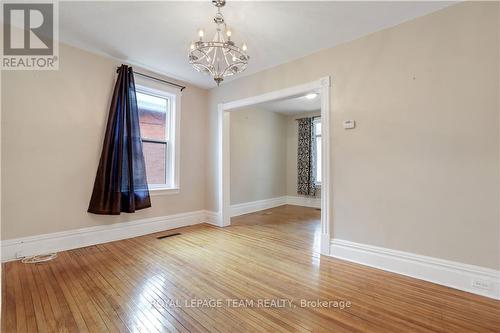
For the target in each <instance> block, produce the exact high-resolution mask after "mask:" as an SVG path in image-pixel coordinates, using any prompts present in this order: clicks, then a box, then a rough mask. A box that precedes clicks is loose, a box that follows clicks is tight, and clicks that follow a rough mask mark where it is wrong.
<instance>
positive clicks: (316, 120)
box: [313, 116, 323, 187]
mask: <svg viewBox="0 0 500 333" xmlns="http://www.w3.org/2000/svg"><path fill="white" fill-rule="evenodd" d="M318 123H319V124H321V134H317V133H316V128H314V145H316V147H315V149H316V165H315V166H314V167H315V168H316V173H315V174H316V179H314V184H315V185H316V186H318V187H321V180H320V181H319V182H318V165H319V166H321V162H320V163H318V158H317V156H318V145H317V139H318V138H320V140H321V146H323V137H322V134H323V124H322V123H321V116H316V117H314V118H313V126H314V127H316V124H318ZM321 158H323V156H321ZM321 176H323V170H321ZM321 178H323V177H321Z"/></svg>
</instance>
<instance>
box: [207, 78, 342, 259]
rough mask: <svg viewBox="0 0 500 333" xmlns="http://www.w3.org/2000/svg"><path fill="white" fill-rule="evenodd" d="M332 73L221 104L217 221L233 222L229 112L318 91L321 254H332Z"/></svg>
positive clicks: (226, 224)
mask: <svg viewBox="0 0 500 333" xmlns="http://www.w3.org/2000/svg"><path fill="white" fill-rule="evenodd" d="M330 81H331V80H330V77H329V76H326V77H323V78H321V79H319V80H316V81H313V82H309V83H306V84H302V85H299V86H294V87H290V88H286V89H282V90H277V91H272V92H269V93H265V94H262V95H257V96H253V97H248V98H244V99H239V100H236V101H232V102H227V103H221V104H219V105H218V120H217V122H218V130H219V133H218V169H219V170H218V171H219V172H218V176H219V182H218V186H217V187H218V188H217V192H218V199H219V214H218V215H219V216H218V225H219V226H220V227H226V226H229V225H230V224H231V210H230V208H231V207H230V193H229V191H230V186H229V184H230V164H229V163H230V162H229V161H230V158H229V113H230V112H231V111H235V109H237V108H242V107H247V106H251V105H255V104H260V103H264V102H271V101H275V100H279V99H285V98H290V97H297V96H301V95H305V94H307V93H311V92H316V93H319V94H320V97H321V124H322V126H321V140H322V141H321V143H322V144H321V153H322V161H321V170H322V179H321V254H325V255H328V254H330V238H331V237H330V225H331V222H332V221H333V218H332V209H331V204H330V203H331V201H332V181H331V174H330V173H331V170H330V165H331V163H330V161H331V154H330V151H331V150H330V148H331V133H330V129H331V127H330V126H329V124H330V85H331V84H330Z"/></svg>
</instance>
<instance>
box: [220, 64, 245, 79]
mask: <svg viewBox="0 0 500 333" xmlns="http://www.w3.org/2000/svg"><path fill="white" fill-rule="evenodd" d="M240 64H241V65H244V66H246V63H245V62H243V61H238V62H235V63H234V64H232V65H231V66H229V67H227V68H226V69H225V70H224V72H223V73H222V76H225V75H224V74H225V73H226V71H227V70H229V69H230V68H233V67H238V66H237V65H240ZM245 68H246V67H245ZM242 71H243V70H241V71H238V72H236V73H240V72H242ZM236 73H231V74H229V75H227V76H230V75H234V74H236Z"/></svg>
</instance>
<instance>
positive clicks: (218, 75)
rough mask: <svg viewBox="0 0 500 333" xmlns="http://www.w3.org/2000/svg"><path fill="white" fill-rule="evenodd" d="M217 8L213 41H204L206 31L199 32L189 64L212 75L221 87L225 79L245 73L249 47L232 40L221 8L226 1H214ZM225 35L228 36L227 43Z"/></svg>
mask: <svg viewBox="0 0 500 333" xmlns="http://www.w3.org/2000/svg"><path fill="white" fill-rule="evenodd" d="M212 3H213V4H214V6H215V7H217V14H215V17H214V22H215V24H216V25H217V31H216V33H215V36H214V38H213V39H212V41H203V37H204V36H205V31H204V30H203V29H200V30H199V31H198V37H199V40H198V41H197V42H193V43H191V47H190V50H189V63H190V64H191V65H193V67H194V68H195V69H196V70H197V71H198V72H202V73H206V74H209V75H211V76H212V77H213V78H214V81H215V82H217V85H219V84H220V83H221V82H222V81H223V80H224V77H226V76H230V75H234V74H238V73H241V72H243V71H244V70H245V69H246V68H247V66H248V59H250V57H249V56H248V55H247V53H246V51H247V45H246V44H245V43H243V44H242V46H241V48H240V47H238V46H236V44H235V43H234V42H233V41H232V40H231V36H232V34H233V33H232V31H231V30H230V29H229V28H228V27H227V25H226V22H225V21H224V16H222V13H221V7H224V5H225V4H226V0H212ZM224 35H226V36H227V41H226V40H225V37H224Z"/></svg>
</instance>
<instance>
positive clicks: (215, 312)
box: [1, 206, 500, 333]
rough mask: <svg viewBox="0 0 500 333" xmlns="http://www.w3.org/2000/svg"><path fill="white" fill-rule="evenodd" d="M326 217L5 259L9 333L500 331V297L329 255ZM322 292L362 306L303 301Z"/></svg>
mask: <svg viewBox="0 0 500 333" xmlns="http://www.w3.org/2000/svg"><path fill="white" fill-rule="evenodd" d="M319 218H320V211H319V210H317V209H313V208H304V207H298V206H281V207H277V208H273V209H270V210H265V211H262V212H257V213H253V214H247V215H243V216H239V217H236V218H233V219H232V225H231V226H230V227H227V228H217V227H213V226H210V225H197V226H192V227H186V228H180V229H176V230H173V231H172V230H170V231H166V232H161V233H157V234H152V235H146V236H142V237H136V238H133V239H127V240H122V241H117V242H111V243H107V244H101V245H96V246H91V247H87V248H82V249H76V250H71V251H66V252H62V253H60V254H59V256H58V258H57V259H55V260H54V261H52V262H48V263H43V264H36V265H27V264H22V263H20V262H10V263H6V264H3V276H2V291H3V298H2V302H3V308H2V323H1V329H2V332H31V331H33V332H34V331H37V332H183V333H185V332H221V333H226V332H228V333H233V332H336V333H341V332H346V333H347V332H349V333H351V332H384V333H386V332H394V333H397V332H422V333H423V332H442V333H444V332H467V333H469V332H489V333H498V332H500V302H498V301H494V300H492V299H488V298H485V297H481V296H478V295H473V294H469V293H466V292H462V291H459V290H455V289H452V288H447V287H443V286H440V285H436V284H433V283H429V282H425V281H421V280H416V279H413V278H410V277H406V276H401V275H398V274H394V273H389V272H385V271H382V270H378V269H373V268H369V267H366V266H362V265H357V264H354V263H350V262H346V261H342V260H338V259H335V258H330V257H324V256H321V255H319V253H318V251H319V236H320V223H319ZM174 232H179V233H181V234H180V235H178V236H173V237H167V238H163V239H157V237H158V236H161V235H166V234H172V233H174ZM317 299H319V300H342V301H350V302H351V304H352V305H351V306H350V307H347V308H344V309H339V308H325V307H301V301H302V300H310V301H314V300H317ZM228 300H229V301H233V302H245V301H246V302H250V301H254V302H258V301H262V300H268V301H270V300H274V301H277V300H281V301H282V302H285V301H287V302H290V303H289V305H287V306H283V307H280V306H270V307H263V306H256V305H255V304H257V303H255V304H254V306H249V304H247V305H246V306H239V307H238V306H235V304H238V303H231V304H232V306H230V305H229V304H230V303H227V302H228ZM193 301H206V302H208V301H211V302H213V303H211V304H212V306H210V304H208V303H206V304H199V305H198V306H195V303H190V302H193ZM216 302H220V303H216ZM240 304H243V303H240ZM213 305H216V306H213Z"/></svg>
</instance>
